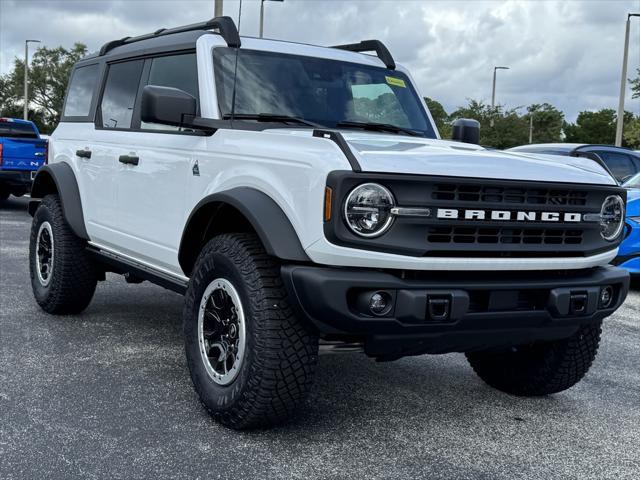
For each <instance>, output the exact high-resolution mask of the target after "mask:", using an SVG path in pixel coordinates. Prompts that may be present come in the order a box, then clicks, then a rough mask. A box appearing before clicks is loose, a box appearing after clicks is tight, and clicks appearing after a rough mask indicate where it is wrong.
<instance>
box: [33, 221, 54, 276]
mask: <svg viewBox="0 0 640 480" xmlns="http://www.w3.org/2000/svg"><path fill="white" fill-rule="evenodd" d="M53 254H54V253H53V230H52V229H51V224H50V223H49V222H42V224H41V225H40V228H39V229H38V235H37V237H36V273H37V275H38V280H40V284H42V286H43V287H46V286H47V285H49V283H50V282H51V276H52V275H53Z"/></svg>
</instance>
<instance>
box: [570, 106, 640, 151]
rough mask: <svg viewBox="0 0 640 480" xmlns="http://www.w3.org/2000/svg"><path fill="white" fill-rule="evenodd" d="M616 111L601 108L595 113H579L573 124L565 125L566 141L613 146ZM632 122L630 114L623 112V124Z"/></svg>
mask: <svg viewBox="0 0 640 480" xmlns="http://www.w3.org/2000/svg"><path fill="white" fill-rule="evenodd" d="M616 120H617V115H616V111H615V110H613V109H612V108H603V109H602V110H598V111H597V112H587V111H585V112H580V113H579V114H578V118H577V119H576V123H575V124H568V123H565V125H564V133H565V136H566V141H567V142H570V143H598V144H604V145H613V143H614V142H615V139H616ZM632 120H633V114H632V113H631V112H624V123H625V124H628V122H631V121H632Z"/></svg>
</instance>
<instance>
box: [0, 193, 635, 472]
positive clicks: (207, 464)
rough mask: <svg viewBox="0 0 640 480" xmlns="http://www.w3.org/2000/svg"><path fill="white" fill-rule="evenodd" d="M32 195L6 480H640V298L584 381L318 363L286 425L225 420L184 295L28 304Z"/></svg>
mask: <svg viewBox="0 0 640 480" xmlns="http://www.w3.org/2000/svg"><path fill="white" fill-rule="evenodd" d="M26 203H27V202H26V200H25V199H19V200H16V199H12V200H10V201H8V202H5V203H4V204H3V205H2V206H1V207H0V478H2V479H4V480H9V479H32V478H48V479H54V478H127V479H131V478H153V479H160V478H194V479H195V478H202V479H204V478H206V479H212V478H302V479H306V480H308V479H315V478H356V479H368V478H394V479H399V478H457V479H467V478H468V479H476V478H488V479H489V478H490V479H499V478H505V479H506V478H509V479H511V478H545V479H550V478H562V479H566V478H581V479H584V478H597V479H603V478H612V479H622V478H629V479H632V478H633V479H637V478H640V455H639V451H640V450H639V449H638V448H639V447H638V446H639V445H640V368H639V365H640V290H638V287H637V286H636V291H634V292H632V293H631V294H630V296H629V299H628V300H627V303H626V304H625V306H624V307H623V308H622V309H621V310H620V311H619V312H618V313H617V314H616V315H615V316H613V317H611V318H609V319H608V320H607V321H606V324H605V328H604V338H603V342H602V344H601V348H600V354H599V356H598V358H597V360H596V362H595V364H594V366H593V368H592V369H591V371H590V372H589V374H588V375H587V377H586V378H585V379H584V380H583V381H582V382H581V383H580V384H578V385H577V386H576V387H574V388H572V389H570V390H569V391H567V392H564V393H561V394H557V395H554V396H551V397H547V398H535V399H522V398H516V397H512V396H509V395H506V394H502V393H500V392H497V391H495V390H492V389H491V388H489V387H487V386H486V385H484V384H483V383H482V382H481V381H480V380H479V379H478V378H477V377H476V376H475V375H474V374H473V372H472V371H471V369H470V368H469V367H468V366H467V364H466V361H465V360H464V357H463V356H462V355H443V356H424V357H417V358H406V359H402V360H399V361H396V362H392V363H376V362H374V361H372V360H369V359H367V358H365V357H363V356H360V355H357V354H348V355H347V354H345V355H336V356H322V357H321V358H320V362H319V369H318V375H317V378H316V382H315V385H314V388H313V390H312V392H311V395H310V398H309V401H308V405H307V406H306V409H305V410H304V411H303V413H302V414H301V415H300V416H299V417H298V418H297V419H296V420H295V421H294V422H293V423H291V424H289V425H287V426H284V427H280V428H276V429H273V430H270V431H258V432H249V433H237V432H233V431H230V430H227V429H225V428H223V427H220V426H219V425H217V424H215V423H214V422H213V421H211V419H210V418H209V417H208V415H207V414H206V413H205V411H204V410H203V408H202V407H201V406H200V404H199V402H198V399H197V397H196V394H195V393H194V391H193V389H192V387H191V383H190V380H189V373H188V371H187V367H186V364H185V360H184V356H183V347H182V338H181V320H180V314H181V308H182V298H181V297H180V296H178V295H176V294H173V293H170V292H168V291H167V290H164V289H162V288H160V287H156V286H153V285H150V284H148V283H144V284H141V285H127V284H125V283H124V281H123V280H122V279H121V278H120V277H117V276H111V275H109V276H108V278H107V281H106V282H102V283H100V284H99V286H98V290H97V292H96V296H95V298H94V301H93V303H92V304H91V305H90V307H89V308H88V309H87V311H86V312H85V313H84V314H83V315H80V316H76V317H53V316H49V315H46V314H44V313H43V312H42V311H40V309H39V308H38V306H37V305H36V303H35V301H34V300H33V298H32V295H31V289H30V284H29V274H28V265H27V249H28V234H29V225H30V217H29V216H28V214H27V213H26V211H25V208H26Z"/></svg>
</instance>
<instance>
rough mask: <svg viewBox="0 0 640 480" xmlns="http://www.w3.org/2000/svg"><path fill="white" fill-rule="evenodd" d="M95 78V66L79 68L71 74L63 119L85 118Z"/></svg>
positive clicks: (96, 70)
mask: <svg viewBox="0 0 640 480" xmlns="http://www.w3.org/2000/svg"><path fill="white" fill-rule="evenodd" d="M97 78H98V65H97V64H96V65H89V66H87V67H80V68H77V69H76V70H75V72H73V77H72V78H71V84H70V86H69V93H68V94H67V103H66V104H65V106H64V116H65V117H86V116H88V115H89V110H90V109H91V99H92V98H93V91H94V90H95V87H96V83H97Z"/></svg>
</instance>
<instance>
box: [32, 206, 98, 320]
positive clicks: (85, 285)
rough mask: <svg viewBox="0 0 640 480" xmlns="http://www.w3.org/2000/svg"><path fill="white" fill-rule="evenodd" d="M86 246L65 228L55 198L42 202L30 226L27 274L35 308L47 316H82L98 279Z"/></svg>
mask: <svg viewBox="0 0 640 480" xmlns="http://www.w3.org/2000/svg"><path fill="white" fill-rule="evenodd" d="M85 247H86V242H85V241H84V240H82V239H81V238H79V237H78V236H76V235H75V234H74V233H73V231H72V230H71V227H69V224H67V222H66V220H65V218H64V214H63V212H62V205H61V204H60V199H59V198H58V196H57V195H47V196H46V197H44V198H43V199H42V202H40V205H39V206H38V209H37V210H36V213H35V215H34V216H33V222H32V224H31V238H30V243H29V270H30V273H31V287H32V290H33V295H34V297H35V299H36V301H37V302H38V305H40V307H41V308H42V309H43V310H44V311H45V312H47V313H52V314H58V315H67V314H74V313H80V312H82V311H83V310H84V309H85V308H87V306H88V305H89V303H90V302H91V299H92V298H93V294H94V292H95V290H96V284H97V282H98V278H97V275H96V271H95V266H94V263H93V262H92V261H91V259H90V258H89V255H88V254H87V251H86V248H85Z"/></svg>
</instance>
